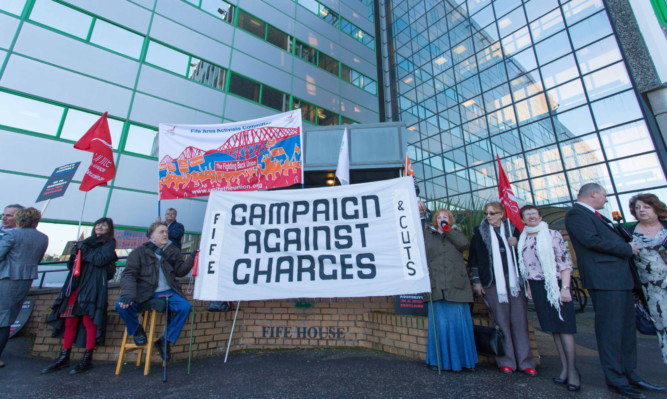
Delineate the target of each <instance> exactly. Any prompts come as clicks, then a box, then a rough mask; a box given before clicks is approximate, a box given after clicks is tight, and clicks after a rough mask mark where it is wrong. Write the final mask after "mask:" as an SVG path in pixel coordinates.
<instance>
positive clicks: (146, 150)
mask: <svg viewBox="0 0 667 399" xmlns="http://www.w3.org/2000/svg"><path fill="white" fill-rule="evenodd" d="M157 137H158V135H157V130H155V129H148V128H145V127H141V126H137V125H130V128H129V130H128V132H127V140H126V141H125V151H129V152H134V153H137V154H143V155H151V156H157V153H155V155H153V154H154V152H155V151H154V149H157V143H156V141H157Z"/></svg>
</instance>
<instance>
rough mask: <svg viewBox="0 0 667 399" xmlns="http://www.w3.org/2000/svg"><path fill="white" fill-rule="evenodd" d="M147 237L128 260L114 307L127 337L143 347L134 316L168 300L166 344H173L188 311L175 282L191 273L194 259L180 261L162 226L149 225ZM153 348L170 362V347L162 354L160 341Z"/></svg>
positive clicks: (162, 342)
mask: <svg viewBox="0 0 667 399" xmlns="http://www.w3.org/2000/svg"><path fill="white" fill-rule="evenodd" d="M147 235H148V237H149V238H150V241H148V242H146V243H144V244H143V245H141V246H140V247H138V248H136V249H135V250H133V251H132V252H131V253H130V255H129V256H128V257H127V264H126V266H125V270H124V271H123V274H122V275H121V279H120V298H119V299H118V302H117V303H116V311H117V312H118V314H119V315H120V317H121V318H122V319H123V320H124V321H125V324H126V326H127V334H128V335H133V336H134V342H135V344H137V345H138V346H143V345H145V344H146V342H147V338H146V333H145V332H144V329H143V328H142V326H141V324H139V320H138V318H137V313H138V312H139V311H141V309H145V308H146V304H147V302H148V301H149V300H152V299H155V298H160V297H164V296H169V298H168V304H169V311H170V314H171V316H170V317H169V324H168V325H167V342H168V343H174V342H176V340H177V339H178V336H179V335H180V333H181V330H182V329H183V325H184V324H185V321H186V319H187V317H188V314H189V313H190V309H191V306H190V303H189V302H188V301H187V300H186V299H185V294H183V291H181V285H180V283H179V282H178V281H177V280H176V278H177V277H183V276H185V275H187V274H188V273H189V272H190V270H191V269H192V266H193V260H194V258H193V256H190V257H188V259H187V260H186V261H183V257H182V256H181V251H180V250H178V249H177V248H176V247H175V246H174V245H173V244H172V243H171V242H170V241H169V238H168V232H167V225H166V224H165V223H162V222H155V223H153V224H151V225H150V227H149V228H148V233H147ZM155 344H156V346H157V347H158V350H159V351H160V356H161V357H162V359H163V360H169V359H170V357H171V354H170V351H169V345H168V344H167V350H166V352H165V351H164V347H165V343H164V341H163V338H160V340H158V341H157V342H156V343H155Z"/></svg>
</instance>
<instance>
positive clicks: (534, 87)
mask: <svg viewBox="0 0 667 399" xmlns="http://www.w3.org/2000/svg"><path fill="white" fill-rule="evenodd" d="M510 84H511V87H512V93H513V94H514V101H520V100H523V99H524V98H527V97H530V96H532V95H534V94H537V93H539V92H541V91H542V90H544V89H543V88H542V83H540V80H539V76H538V77H537V79H535V78H534V77H533V75H532V74H525V75H523V76H520V77H518V78H516V79H514V80H513V81H511V82H510Z"/></svg>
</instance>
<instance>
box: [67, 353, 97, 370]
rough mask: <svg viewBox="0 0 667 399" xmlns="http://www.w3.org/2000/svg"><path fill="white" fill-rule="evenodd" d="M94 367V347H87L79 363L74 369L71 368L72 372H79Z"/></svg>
mask: <svg viewBox="0 0 667 399" xmlns="http://www.w3.org/2000/svg"><path fill="white" fill-rule="evenodd" d="M92 368H93V350H92V349H86V351H85V352H83V357H82V358H81V360H80V361H79V364H77V365H76V366H75V367H74V368H73V369H72V370H70V372H69V373H70V374H79V373H83V372H84V371H88V370H90V369H92Z"/></svg>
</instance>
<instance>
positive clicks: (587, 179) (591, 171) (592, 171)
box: [567, 164, 612, 202]
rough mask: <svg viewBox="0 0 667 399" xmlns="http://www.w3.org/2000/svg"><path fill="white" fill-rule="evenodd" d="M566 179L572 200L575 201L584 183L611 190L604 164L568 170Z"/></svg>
mask: <svg viewBox="0 0 667 399" xmlns="http://www.w3.org/2000/svg"><path fill="white" fill-rule="evenodd" d="M567 178H568V179H569V181H570V189H571V190H572V196H573V197H574V199H576V197H577V193H578V192H579V189H580V188H581V186H583V185H584V184H586V183H598V184H600V185H601V186H603V187H605V188H606V190H608V191H611V189H612V185H611V179H610V178H609V172H608V170H607V166H606V165H605V164H600V165H595V166H589V167H586V168H581V169H574V170H569V171H568V172H567ZM610 200H611V199H610ZM610 202H611V201H610Z"/></svg>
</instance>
